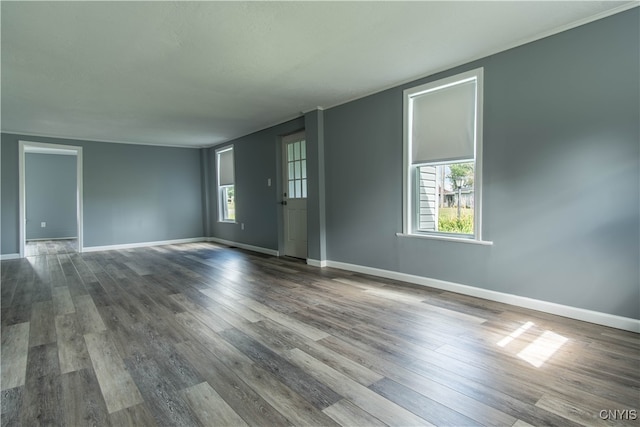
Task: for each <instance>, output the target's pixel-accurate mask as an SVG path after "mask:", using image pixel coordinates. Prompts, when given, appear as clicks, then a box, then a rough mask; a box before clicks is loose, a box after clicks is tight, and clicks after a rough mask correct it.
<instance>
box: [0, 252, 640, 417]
mask: <svg viewBox="0 0 640 427" xmlns="http://www.w3.org/2000/svg"><path fill="white" fill-rule="evenodd" d="M1 267H2V268H1V273H2V277H1V279H2V282H1V283H2V285H1V297H2V300H1V306H2V371H1V372H2V375H1V381H2V382H1V390H2V418H1V419H2V426H20V425H22V426H36V425H54V426H90V425H95V426H108V425H112V426H117V427H120V426H128V425H131V426H134V425H135V426H153V425H160V426H198V425H221V426H245V425H254V426H281V425H282V426H284V425H296V426H297V425H313V426H332V425H348V426H384V425H389V426H412V425H443V426H471V425H499V426H511V425H515V426H527V425H555V426H574V425H634V426H637V425H638V423H639V421H638V420H635V419H634V418H638V417H639V416H640V415H639V414H637V411H638V409H640V408H639V406H640V405H639V401H640V339H639V336H638V334H634V333H630V332H625V331H621V330H616V329H610V328H606V327H602V326H597V325H593V324H588V323H584V322H579V321H574V320H569V319H565V318H561V317H557V316H552V315H548V314H544V313H540V312H536V311H532V310H526V309H521V308H518V307H513V306H509V305H504V304H499V303H494V302H490V301H486V300H482V299H477V298H472V297H468V296H463V295H459V294H454V293H449V292H443V291H439V290H434V289H429V288H425V287H418V286H413V285H409V284H404V283H400V282H396V281H392V280H386V279H380V278H375V277H371V276H365V275H361V274H355V273H350V272H345V271H341V270H335V269H329V268H325V269H319V268H315V267H310V266H307V265H306V264H304V263H302V262H299V261H296V260H288V259H281V258H274V257H269V256H263V255H260V254H255V253H250V252H245V251H241V250H237V249H230V248H226V247H222V246H217V245H213V244H208V243H197V244H186V245H174V246H162V247H154V248H143V249H131V250H119V251H109V252H99V253H98V252H96V253H85V254H77V253H71V254H54V255H51V254H48V255H40V256H33V257H28V258H26V259H16V260H7V261H2V263H1ZM603 411H604V412H603ZM609 411H612V412H609ZM613 411H618V412H613ZM625 411H626V412H625ZM616 414H617V415H616ZM634 414H635V415H634ZM614 416H615V417H616V418H618V419H617V420H613V417H614ZM605 418H608V419H605Z"/></svg>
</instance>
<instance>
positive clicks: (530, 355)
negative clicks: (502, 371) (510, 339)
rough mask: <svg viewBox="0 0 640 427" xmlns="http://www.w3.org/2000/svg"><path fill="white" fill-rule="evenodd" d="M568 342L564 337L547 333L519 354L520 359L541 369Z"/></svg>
mask: <svg viewBox="0 0 640 427" xmlns="http://www.w3.org/2000/svg"><path fill="white" fill-rule="evenodd" d="M567 341H568V338H566V337H563V336H562V335H558V334H556V333H555V332H551V331H545V332H544V333H543V334H542V335H540V336H539V337H538V338H536V340H535V341H534V342H532V343H531V344H529V345H528V346H527V347H525V348H524V350H522V351H521V352H520V353H518V357H519V358H521V359H522V360H525V361H527V362H529V363H531V364H532V365H533V366H535V367H536V368H539V367H540V366H542V365H543V364H544V362H546V361H547V360H548V359H549V358H550V357H551V356H553V355H554V354H555V352H556V351H558V349H559V348H560V347H562V346H563V345H564V343H566V342H567Z"/></svg>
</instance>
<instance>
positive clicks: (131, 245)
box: [82, 237, 207, 252]
mask: <svg viewBox="0 0 640 427" xmlns="http://www.w3.org/2000/svg"><path fill="white" fill-rule="evenodd" d="M206 240H207V238H206V237H193V238H189V239H174V240H160V241H157V242H139V243H125V244H122V245H107V246H85V247H84V248H82V252H101V251H113V250H117V249H132V248H146V247H149V246H164V245H178V244H180V243H197V242H205V241H206Z"/></svg>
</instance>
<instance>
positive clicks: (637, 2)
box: [311, 0, 640, 111]
mask: <svg viewBox="0 0 640 427" xmlns="http://www.w3.org/2000/svg"><path fill="white" fill-rule="evenodd" d="M546 1H553V0H546ZM635 7H640V0H633V1H631V2H629V3H627V4H623V5H621V6H618V7H615V8H613V9H609V10H606V11H604V12H600V13H596V14H595V15H592V16H589V17H587V18H582V19H579V20H577V21H574V22H571V23H569V24H565V25H562V26H560V27H557V28H554V29H551V30H548V31H544V32H542V33H540V34H536V35H535V36H531V37H527V38H525V39H522V40H519V41H517V42H513V43H509V44H507V45H505V46H503V47H501V48H497V49H491V50H487V51H485V52H484V53H481V54H478V55H475V56H472V57H470V58H468V59H465V60H463V61H458V62H453V63H450V64H448V65H445V66H443V67H439V68H435V69H433V70H430V71H429V72H427V74H421V75H418V76H415V77H410V78H408V79H405V80H401V81H399V82H396V83H393V84H390V85H386V86H382V87H381V88H379V89H376V90H375V91H372V92H369V93H367V94H365V95H358V96H356V97H353V98H350V99H348V100H346V101H342V102H338V103H337V104H333V105H329V106H324V107H318V109H321V110H328V109H330V108H334V107H337V106H339V105H344V104H348V103H349V102H353V101H356V100H358V99H362V98H366V97H367V96H371V95H374V94H376V93H380V92H384V91H385V90H388V89H392V88H394V87H398V86H402V85H405V84H407V83H411V82H413V81H416V80H421V79H424V78H427V77H429V76H432V75H434V74H438V73H441V72H443V71H447V70H451V69H453V68H456V67H460V66H462V65H465V64H469V63H471V62H474V61H477V60H479V59H482V58H486V57H489V56H492V55H496V54H498V53H501V52H506V51H507V50H511V49H514V48H516V47H520V46H524V45H526V44H529V43H533V42H535V41H538V40H542V39H545V38H547V37H550V36H553V35H556V34H560V33H563V32H565V31H568V30H571V29H573V28H578V27H581V26H583V25H586V24H589V23H591V22H595V21H598V20H600V19H604V18H606V17H609V16H612V15H616V14H618V13H621V12H624V11H626V10H631V9H633V8H635ZM311 111H313V110H311Z"/></svg>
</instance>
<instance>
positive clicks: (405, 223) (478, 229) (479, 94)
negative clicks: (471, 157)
mask: <svg viewBox="0 0 640 427" xmlns="http://www.w3.org/2000/svg"><path fill="white" fill-rule="evenodd" d="M472 78H475V79H476V81H477V84H476V104H477V108H476V135H475V136H476V144H475V168H474V170H475V176H474V191H475V201H474V206H475V207H474V225H473V226H474V235H473V236H469V237H461V236H459V235H455V234H451V235H448V234H447V233H442V232H415V231H414V230H413V225H412V221H413V213H412V206H413V199H412V198H413V193H412V192H413V187H414V184H413V182H412V179H411V153H412V147H411V129H412V117H411V115H410V102H409V99H410V98H411V97H413V96H417V95H421V94H424V93H427V92H430V91H432V90H434V89H436V88H442V87H444V86H448V85H453V84H455V83H458V82H460V81H462V80H468V79H472ZM483 82H484V69H483V68H476V69H474V70H470V71H467V72H464V73H461V74H456V75H454V76H450V77H446V78H444V79H440V80H436V81H433V82H429V83H425V84H422V85H419V86H415V87H412V88H409V89H405V90H404V91H403V128H402V130H403V135H402V137H403V138H402V139H403V151H402V157H403V187H402V233H398V236H410V237H420V238H430V239H437V240H447V241H452V242H465V243H480V244H488V245H490V244H492V242H489V241H485V240H482V164H483V158H482V134H483V132H482V129H483V128H482V125H483V100H484V83H483Z"/></svg>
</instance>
